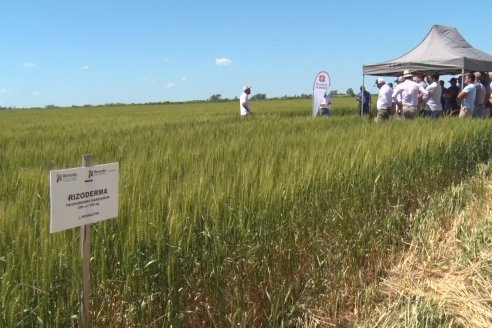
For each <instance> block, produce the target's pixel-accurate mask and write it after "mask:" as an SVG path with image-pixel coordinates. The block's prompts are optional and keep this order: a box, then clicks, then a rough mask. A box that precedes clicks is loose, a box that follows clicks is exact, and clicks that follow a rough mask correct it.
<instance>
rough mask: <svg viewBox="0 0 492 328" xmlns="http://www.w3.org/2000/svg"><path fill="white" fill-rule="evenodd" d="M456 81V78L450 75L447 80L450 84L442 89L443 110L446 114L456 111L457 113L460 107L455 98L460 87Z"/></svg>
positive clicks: (454, 113)
mask: <svg viewBox="0 0 492 328" xmlns="http://www.w3.org/2000/svg"><path fill="white" fill-rule="evenodd" d="M457 83H458V80H457V79H456V78H455V77H452V78H451V79H450V80H449V84H451V86H450V87H449V88H447V89H446V90H445V91H444V100H445V103H444V110H445V111H446V115H456V113H459V108H460V107H459V105H458V101H457V100H456V96H458V93H460V88H459V87H458V85H457Z"/></svg>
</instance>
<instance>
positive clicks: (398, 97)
mask: <svg viewBox="0 0 492 328" xmlns="http://www.w3.org/2000/svg"><path fill="white" fill-rule="evenodd" d="M402 77H403V78H404V79H405V81H403V82H402V83H400V84H398V85H397V86H396V88H395V89H394V90H393V95H392V99H393V102H394V103H397V102H399V103H398V106H400V107H401V108H402V114H403V117H404V118H406V119H408V120H413V119H414V118H416V117H417V116H418V109H417V106H418V103H419V92H420V94H421V95H422V97H421V99H422V100H423V101H426V100H427V95H428V92H427V90H425V89H424V88H423V87H422V86H420V85H419V84H418V83H417V82H415V81H413V75H412V73H411V72H410V71H409V70H405V71H403V75H402Z"/></svg>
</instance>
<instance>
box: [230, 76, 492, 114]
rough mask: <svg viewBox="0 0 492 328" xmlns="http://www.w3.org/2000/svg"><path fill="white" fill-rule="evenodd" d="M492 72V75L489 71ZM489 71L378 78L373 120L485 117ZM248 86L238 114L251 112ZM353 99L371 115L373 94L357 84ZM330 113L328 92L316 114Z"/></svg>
mask: <svg viewBox="0 0 492 328" xmlns="http://www.w3.org/2000/svg"><path fill="white" fill-rule="evenodd" d="M491 75H492V74H491ZM491 75H489V74H488V73H480V72H475V73H466V74H463V76H460V77H458V78H455V77H452V78H451V79H450V80H449V81H448V83H449V86H448V87H446V86H445V82H444V81H443V80H439V74H437V73H431V74H420V73H418V74H414V73H412V72H411V71H409V70H405V71H403V74H402V75H401V76H399V77H398V79H397V80H395V81H394V82H395V83H396V86H393V83H386V81H385V79H384V78H381V77H380V78H378V79H377V80H376V82H375V84H374V85H375V86H377V88H378V89H379V92H378V97H377V103H376V108H377V115H376V117H375V118H374V119H375V121H376V122H381V121H385V120H389V119H391V118H396V119H407V120H411V119H415V118H417V117H419V116H424V117H430V118H433V119H439V118H441V117H444V116H458V117H460V118H466V117H476V118H482V119H486V118H489V117H490V116H491V111H492V95H491V89H492V82H491V80H492V76H491ZM250 93H251V86H248V85H246V86H244V87H243V93H242V95H241V97H240V98H239V105H240V114H241V116H246V115H252V112H251V107H250V102H249V95H250ZM356 100H357V101H358V103H359V110H360V115H367V116H371V105H372V97H371V94H370V93H369V92H368V91H367V90H366V89H365V88H364V86H361V87H360V92H359V93H358V94H357V97H356ZM330 114H331V97H330V96H329V94H328V93H326V94H325V96H324V97H323V99H322V101H321V104H320V108H319V111H318V115H319V116H329V115H330Z"/></svg>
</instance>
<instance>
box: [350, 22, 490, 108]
mask: <svg viewBox="0 0 492 328" xmlns="http://www.w3.org/2000/svg"><path fill="white" fill-rule="evenodd" d="M404 70H410V71H411V72H413V73H419V72H420V73H439V74H441V75H456V74H464V73H465V72H477V71H479V72H492V56H491V55H489V54H488V53H486V52H483V51H481V50H478V49H476V48H473V47H472V46H471V44H469V43H468V42H467V41H466V40H465V38H463V36H462V35H461V34H460V33H459V32H458V30H457V29H456V28H454V27H447V26H443V25H433V26H432V28H431V30H430V31H429V33H428V34H427V36H426V37H425V39H424V40H423V41H422V42H421V43H420V44H419V45H418V46H417V47H415V48H414V49H413V50H411V51H410V52H408V53H406V54H405V55H403V56H401V57H398V58H396V59H393V60H389V61H385V62H382V63H377V64H367V65H363V67H362V71H363V78H362V85H365V82H364V79H365V76H366V75H373V76H399V75H401V74H402V73H403V71H404ZM360 111H361V114H362V105H361V109H360Z"/></svg>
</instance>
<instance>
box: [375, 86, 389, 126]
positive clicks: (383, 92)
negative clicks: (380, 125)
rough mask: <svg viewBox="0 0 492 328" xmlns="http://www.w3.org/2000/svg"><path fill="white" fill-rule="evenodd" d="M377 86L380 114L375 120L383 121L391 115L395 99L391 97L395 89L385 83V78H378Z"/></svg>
mask: <svg viewBox="0 0 492 328" xmlns="http://www.w3.org/2000/svg"><path fill="white" fill-rule="evenodd" d="M376 86H377V87H378V89H379V93H378V101H377V104H376V106H377V109H378V115H377V116H376V118H375V119H374V120H375V121H376V122H382V121H385V120H387V119H389V117H390V114H391V111H392V108H393V101H392V99H391V95H392V94H393V90H392V89H391V88H390V87H389V86H388V85H387V84H386V83H385V81H384V79H383V78H378V79H377V80H376Z"/></svg>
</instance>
